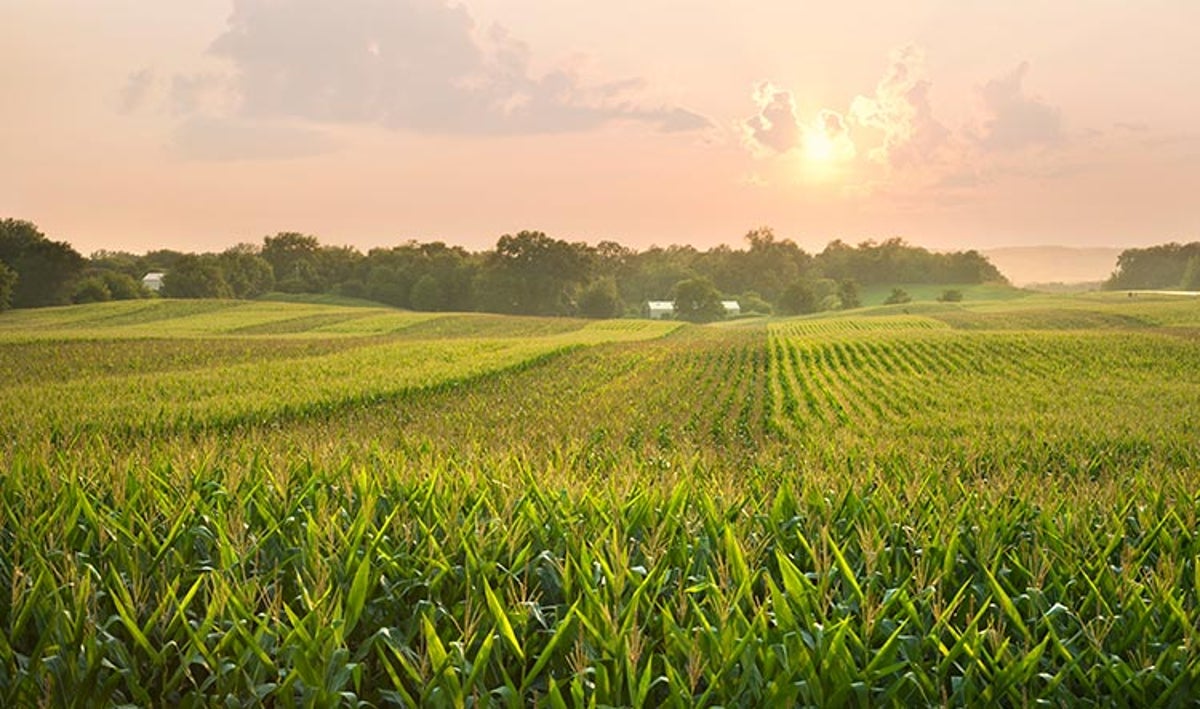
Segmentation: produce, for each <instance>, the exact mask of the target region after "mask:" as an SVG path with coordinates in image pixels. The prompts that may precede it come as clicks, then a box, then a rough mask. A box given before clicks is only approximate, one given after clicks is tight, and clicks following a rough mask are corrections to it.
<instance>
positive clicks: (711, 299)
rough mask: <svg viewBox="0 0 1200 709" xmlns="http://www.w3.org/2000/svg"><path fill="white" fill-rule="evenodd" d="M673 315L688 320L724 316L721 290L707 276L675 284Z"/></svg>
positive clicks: (711, 319)
mask: <svg viewBox="0 0 1200 709" xmlns="http://www.w3.org/2000/svg"><path fill="white" fill-rule="evenodd" d="M674 296H675V317H677V318H679V319H680V320H687V321H688V322H712V321H713V320H720V319H721V318H722V317H724V316H725V306H724V305H722V304H721V292H720V291H718V290H717V287H716V286H714V285H713V284H712V281H710V280H708V279H707V278H689V279H687V280H686V281H680V282H679V283H677V284H675V290H674Z"/></svg>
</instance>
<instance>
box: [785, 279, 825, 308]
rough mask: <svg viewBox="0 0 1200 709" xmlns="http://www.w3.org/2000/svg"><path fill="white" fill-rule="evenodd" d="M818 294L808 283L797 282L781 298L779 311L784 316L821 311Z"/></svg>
mask: <svg viewBox="0 0 1200 709" xmlns="http://www.w3.org/2000/svg"><path fill="white" fill-rule="evenodd" d="M819 303H820V301H819V299H818V298H817V292H816V290H814V289H813V287H812V286H811V285H809V284H808V283H807V282H806V281H795V282H793V283H792V284H791V285H789V286H788V287H787V288H786V289H784V291H783V295H782V296H780V298H779V310H780V312H782V313H783V314H784V315H807V314H808V313H815V312H817V311H818V310H819V309H820V305H819Z"/></svg>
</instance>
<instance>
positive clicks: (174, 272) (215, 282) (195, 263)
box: [162, 254, 233, 298]
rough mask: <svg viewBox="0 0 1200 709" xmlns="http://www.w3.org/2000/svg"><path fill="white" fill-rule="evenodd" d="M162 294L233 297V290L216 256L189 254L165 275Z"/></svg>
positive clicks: (193, 296)
mask: <svg viewBox="0 0 1200 709" xmlns="http://www.w3.org/2000/svg"><path fill="white" fill-rule="evenodd" d="M162 295H163V296H164V297H166V298H232V297H233V290H232V289H231V288H230V287H229V284H228V283H227V282H226V281H225V276H224V275H223V274H222V272H221V264H220V262H219V261H218V259H217V257H216V256H211V255H208V254H205V255H201V256H194V255H190V254H189V255H187V256H184V257H182V258H180V259H179V260H178V261H176V262H175V267H174V268H172V269H171V270H170V271H168V272H167V274H166V275H165V276H163V287H162Z"/></svg>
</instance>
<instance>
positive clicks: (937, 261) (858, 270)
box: [815, 239, 1007, 285]
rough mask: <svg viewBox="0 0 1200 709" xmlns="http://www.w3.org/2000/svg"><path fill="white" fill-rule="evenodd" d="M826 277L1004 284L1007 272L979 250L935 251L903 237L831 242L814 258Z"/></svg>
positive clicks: (883, 280)
mask: <svg viewBox="0 0 1200 709" xmlns="http://www.w3.org/2000/svg"><path fill="white" fill-rule="evenodd" d="M815 265H816V268H817V270H819V271H820V272H821V273H822V274H824V275H825V276H826V277H827V278H834V279H838V280H842V279H846V278H853V279H854V280H856V281H858V282H859V283H863V284H866V285H872V284H877V283H889V282H890V283H1005V282H1007V281H1006V280H1005V278H1004V275H1003V274H1002V273H1000V271H999V270H998V269H997V268H996V267H995V266H993V265H992V264H991V262H990V261H988V260H987V258H986V257H984V256H983V255H982V254H980V253H979V252H977V251H958V252H954V253H945V254H939V253H932V252H930V251H928V250H926V249H923V248H921V247H919V246H910V245H909V244H906V243H905V242H904V240H903V239H888V240H886V241H884V242H882V243H876V242H874V241H864V242H863V243H861V244H859V245H858V246H857V247H854V246H850V245H849V244H846V243H845V242H842V241H840V240H838V241H833V242H831V243H830V244H829V245H828V246H826V247H825V250H824V251H822V252H821V253H820V254H818V255H817V257H816V260H815Z"/></svg>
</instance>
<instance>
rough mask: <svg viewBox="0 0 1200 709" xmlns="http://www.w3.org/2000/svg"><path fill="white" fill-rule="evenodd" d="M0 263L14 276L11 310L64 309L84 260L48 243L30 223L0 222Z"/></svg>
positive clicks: (68, 247) (59, 243)
mask: <svg viewBox="0 0 1200 709" xmlns="http://www.w3.org/2000/svg"><path fill="white" fill-rule="evenodd" d="M0 261H3V262H4V263H5V264H7V265H8V268H10V269H12V270H13V271H15V272H16V274H17V280H16V282H15V284H14V285H13V286H12V296H11V302H12V306H13V307H14V308H36V307H41V306H45V305H65V304H67V303H69V302H70V301H71V295H72V293H74V291H75V281H76V279H77V278H78V277H79V275H80V273H81V272H82V271H83V267H84V265H85V264H86V260H85V259H84V258H83V256H82V255H80V254H79V252H77V251H76V250H75V249H73V248H71V245H70V244H68V243H66V242H62V241H51V240H50V239H48V238H46V236H45V235H44V234H42V232H40V231H38V228H37V227H36V226H34V225H33V224H32V223H31V222H26V221H20V220H17V219H3V220H0Z"/></svg>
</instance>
